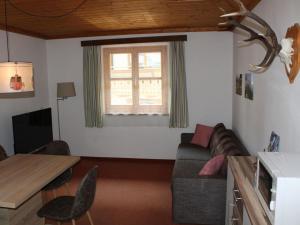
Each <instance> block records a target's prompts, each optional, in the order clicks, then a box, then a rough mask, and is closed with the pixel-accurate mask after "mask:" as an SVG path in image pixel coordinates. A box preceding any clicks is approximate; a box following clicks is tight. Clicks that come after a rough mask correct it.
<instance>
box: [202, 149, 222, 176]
mask: <svg viewBox="0 0 300 225" xmlns="http://www.w3.org/2000/svg"><path fill="white" fill-rule="evenodd" d="M224 160H225V155H223V154H221V155H217V156H215V157H213V158H212V159H210V160H209V161H208V162H207V163H205V165H204V166H203V168H202V169H201V171H200V172H199V173H198V175H199V176H211V175H216V174H218V172H219V171H220V169H221V168H222V166H223V163H224Z"/></svg>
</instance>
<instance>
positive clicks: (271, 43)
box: [219, 0, 293, 72]
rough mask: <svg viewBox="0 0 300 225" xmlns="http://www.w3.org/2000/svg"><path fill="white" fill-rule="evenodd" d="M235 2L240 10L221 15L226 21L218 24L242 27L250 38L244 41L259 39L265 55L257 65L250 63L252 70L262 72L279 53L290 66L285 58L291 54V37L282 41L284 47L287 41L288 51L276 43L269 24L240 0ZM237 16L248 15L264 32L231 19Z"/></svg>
mask: <svg viewBox="0 0 300 225" xmlns="http://www.w3.org/2000/svg"><path fill="white" fill-rule="evenodd" d="M234 1H235V2H236V3H237V4H239V8H240V10H239V11H238V12H234V13H229V14H225V15H222V16H221V17H222V18H227V22H225V23H220V24H219V25H220V26H233V27H237V28H239V29H242V30H244V31H246V32H248V33H249V34H250V38H248V39H246V40H244V42H251V41H254V40H258V41H260V42H261V43H262V44H263V45H264V46H265V47H266V49H267V52H266V56H265V57H264V59H263V61H262V62H261V63H260V64H258V65H251V66H252V68H253V69H252V71H253V72H262V71H263V70H265V69H267V68H268V67H269V66H270V65H271V64H272V62H273V61H274V59H275V57H276V56H277V55H278V54H279V55H280V57H281V59H282V60H284V63H285V64H286V66H287V68H290V61H289V62H287V61H288V60H287V59H286V58H287V56H289V57H291V56H292V51H291V49H292V48H291V46H292V45H293V39H284V40H283V41H282V42H284V43H285V45H284V47H286V43H288V46H287V48H288V51H287V49H286V48H285V49H282V46H281V44H279V43H278V40H277V36H276V34H275V32H274V31H273V29H272V28H271V27H270V25H269V24H268V23H267V22H266V21H264V20H263V19H262V18H260V17H259V16H257V15H256V14H254V13H252V12H251V11H249V10H248V9H247V8H246V7H245V5H244V4H243V3H242V2H241V1H240V0H234ZM237 16H244V17H248V18H250V19H252V20H254V21H255V22H257V23H258V24H259V25H260V26H262V27H263V28H264V29H265V30H266V31H265V33H264V34H261V33H258V32H256V31H254V30H253V29H251V28H249V27H247V26H245V25H243V24H241V23H240V22H238V21H237V20H235V19H233V17H237Z"/></svg>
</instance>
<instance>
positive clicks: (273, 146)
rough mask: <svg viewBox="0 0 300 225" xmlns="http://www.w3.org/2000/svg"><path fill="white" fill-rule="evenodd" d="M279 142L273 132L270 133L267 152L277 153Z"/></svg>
mask: <svg viewBox="0 0 300 225" xmlns="http://www.w3.org/2000/svg"><path fill="white" fill-rule="evenodd" d="M279 142H280V137H279V136H278V135H277V134H276V133H275V132H274V131H272V133H271V137H270V142H269V146H268V151H269V152H279Z"/></svg>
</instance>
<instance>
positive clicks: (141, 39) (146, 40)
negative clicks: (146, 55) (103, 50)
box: [81, 35, 187, 47]
mask: <svg viewBox="0 0 300 225" xmlns="http://www.w3.org/2000/svg"><path fill="white" fill-rule="evenodd" d="M169 41H187V36H186V35H170V36H152V37H136V38H118V39H103V40H89V41H82V42H81V46H82V47H84V46H95V45H116V44H133V43H149V42H169Z"/></svg>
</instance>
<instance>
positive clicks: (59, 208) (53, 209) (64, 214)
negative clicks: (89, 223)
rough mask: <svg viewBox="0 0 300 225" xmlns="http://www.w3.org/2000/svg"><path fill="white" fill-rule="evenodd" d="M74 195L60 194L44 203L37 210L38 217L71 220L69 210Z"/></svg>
mask: <svg viewBox="0 0 300 225" xmlns="http://www.w3.org/2000/svg"><path fill="white" fill-rule="evenodd" d="M74 200H75V197H73V196H60V197H58V198H55V199H53V200H51V201H49V202H48V203H46V204H45V205H44V206H43V207H42V208H41V209H40V210H39V211H38V212H37V215H38V216H39V217H45V218H47V219H51V220H57V221H68V220H71V219H72V217H71V210H72V206H73V203H74Z"/></svg>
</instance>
